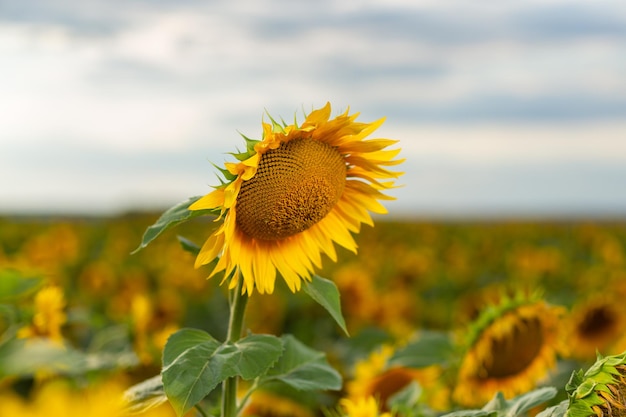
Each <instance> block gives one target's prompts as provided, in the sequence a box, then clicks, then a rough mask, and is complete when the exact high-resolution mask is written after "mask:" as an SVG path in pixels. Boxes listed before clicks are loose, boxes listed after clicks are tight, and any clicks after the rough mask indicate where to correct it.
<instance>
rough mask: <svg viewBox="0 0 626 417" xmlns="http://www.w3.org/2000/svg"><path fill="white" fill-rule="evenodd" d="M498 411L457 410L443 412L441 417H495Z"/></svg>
mask: <svg viewBox="0 0 626 417" xmlns="http://www.w3.org/2000/svg"><path fill="white" fill-rule="evenodd" d="M497 416H498V413H497V412H495V411H483V410H459V411H454V412H452V413H448V414H444V415H443V416H441V417H497Z"/></svg>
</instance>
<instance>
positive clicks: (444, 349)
mask: <svg viewBox="0 0 626 417" xmlns="http://www.w3.org/2000/svg"><path fill="white" fill-rule="evenodd" d="M453 351H454V347H453V343H452V340H451V339H450V336H449V335H448V334H447V333H442V332H435V331H423V332H420V335H419V337H418V338H417V339H416V340H414V341H412V342H410V343H409V344H407V345H406V346H404V347H403V348H401V349H399V350H397V351H396V352H395V353H394V355H393V356H392V357H391V358H389V364H390V365H393V366H402V367H405V368H424V367H426V366H430V365H436V364H444V363H446V362H447V361H449V360H450V359H451V357H452V353H453Z"/></svg>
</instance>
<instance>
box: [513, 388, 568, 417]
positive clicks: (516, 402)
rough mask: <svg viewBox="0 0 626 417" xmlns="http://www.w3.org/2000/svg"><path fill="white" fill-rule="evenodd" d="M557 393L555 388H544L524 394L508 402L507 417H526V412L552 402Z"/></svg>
mask: <svg viewBox="0 0 626 417" xmlns="http://www.w3.org/2000/svg"><path fill="white" fill-rule="evenodd" d="M556 393H557V391H556V388H554V387H543V388H538V389H535V390H533V391H530V392H527V393H525V394H522V395H520V396H518V397H515V398H513V399H511V400H509V401H508V407H507V412H506V414H505V415H504V416H505V417H516V416H521V415H526V412H527V411H528V410H530V409H531V408H533V407H536V406H538V405H540V404H543V403H545V402H546V401H549V400H551V399H552V398H554V396H555V395H556Z"/></svg>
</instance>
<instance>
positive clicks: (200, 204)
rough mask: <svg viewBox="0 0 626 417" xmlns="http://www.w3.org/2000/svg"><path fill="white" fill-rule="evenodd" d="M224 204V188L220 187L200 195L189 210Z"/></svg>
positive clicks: (210, 207)
mask: <svg viewBox="0 0 626 417" xmlns="http://www.w3.org/2000/svg"><path fill="white" fill-rule="evenodd" d="M223 205H224V189H223V188H218V189H217V190H215V191H212V192H210V193H209V194H207V195H205V196H203V197H200V199H198V200H196V201H194V202H193V204H191V205H190V206H189V210H210V209H214V208H217V207H221V206H223Z"/></svg>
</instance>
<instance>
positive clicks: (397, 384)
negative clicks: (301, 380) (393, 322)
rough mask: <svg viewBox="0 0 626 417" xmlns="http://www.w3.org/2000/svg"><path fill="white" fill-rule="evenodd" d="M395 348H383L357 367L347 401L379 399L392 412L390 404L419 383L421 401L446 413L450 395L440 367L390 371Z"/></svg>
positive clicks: (388, 346) (348, 388)
mask: <svg viewBox="0 0 626 417" xmlns="http://www.w3.org/2000/svg"><path fill="white" fill-rule="evenodd" d="M394 351H395V348H394V347H393V346H390V345H382V346H380V348H379V349H378V350H376V351H374V352H372V353H371V354H370V356H369V357H368V358H366V359H364V360H362V361H359V362H357V363H356V365H355V369H354V379H353V380H351V381H349V382H348V383H347V385H346V390H347V399H349V400H351V401H353V402H358V401H360V400H362V399H364V398H370V397H371V398H375V399H376V400H377V401H378V403H379V405H380V408H381V409H382V410H383V411H385V410H388V409H389V404H388V400H389V399H390V398H392V397H393V396H394V395H395V394H398V393H399V392H400V391H402V390H403V389H405V388H407V387H408V386H409V385H410V384H411V383H412V382H417V383H418V384H419V385H420V387H421V388H422V397H421V398H420V401H423V402H424V403H426V404H427V405H428V406H429V407H430V408H432V409H433V410H437V411H443V410H445V409H447V408H448V406H449V401H448V399H449V395H448V394H449V392H448V388H447V387H446V386H445V385H444V382H443V379H442V370H441V368H440V367H439V366H436V365H434V366H429V367H425V368H419V369H413V368H406V367H401V366H393V367H390V366H389V365H388V360H389V359H390V358H391V357H392V355H393V353H394Z"/></svg>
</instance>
